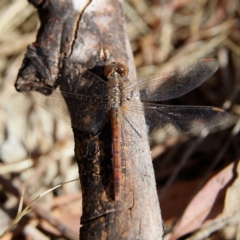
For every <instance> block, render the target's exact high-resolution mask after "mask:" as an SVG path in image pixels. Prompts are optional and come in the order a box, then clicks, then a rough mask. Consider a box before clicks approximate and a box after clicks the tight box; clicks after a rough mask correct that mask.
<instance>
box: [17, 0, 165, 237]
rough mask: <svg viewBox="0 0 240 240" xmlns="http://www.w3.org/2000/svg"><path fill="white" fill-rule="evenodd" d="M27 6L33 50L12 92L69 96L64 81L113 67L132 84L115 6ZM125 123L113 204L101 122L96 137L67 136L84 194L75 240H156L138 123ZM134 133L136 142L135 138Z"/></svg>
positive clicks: (101, 0)
mask: <svg viewBox="0 0 240 240" xmlns="http://www.w3.org/2000/svg"><path fill="white" fill-rule="evenodd" d="M30 2H31V3H32V4H34V5H35V6H36V7H37V8H38V12H39V17H40V19H41V28H40V30H39V33H38V36H37V40H36V43H34V44H33V45H31V46H30V47H29V49H28V52H27V54H26V58H25V60H24V63H23V66H22V68H21V70H20V72H19V77H18V80H17V82H16V88H17V89H18V88H19V86H21V85H22V84H24V83H26V82H33V83H34V82H41V83H43V84H47V85H51V86H54V87H56V86H58V85H60V87H61V89H64V90H65V91H72V89H73V88H74V83H73V82H72V81H71V79H73V78H74V79H76V78H79V80H78V81H81V74H82V72H84V70H85V69H90V70H91V71H92V72H94V73H95V74H97V75H99V76H103V70H104V66H105V65H106V64H107V63H109V62H112V61H115V62H121V63H124V64H125V65H127V66H128V67H129V78H130V79H131V80H132V79H136V72H135V67H134V61H133V57H132V53H131V49H130V44H129V40H128V38H127V36H126V32H125V29H124V18H123V10H122V6H121V2H119V1H110V0H93V1H79V2H80V3H78V5H77V4H75V5H74V4H73V1H70V0H65V1H58V0H51V1H50V0H48V1H47V0H46V1H33V0H32V1H30ZM75 2H77V1H75ZM108 54H110V56H108ZM40 55H41V57H40ZM63 57H65V60H64V61H62V60H61V59H62V58H63ZM49 59H50V60H49ZM67 101H68V100H67V99H66V102H67ZM67 104H68V102H67ZM76 111H77V106H76ZM70 115H71V112H70ZM132 118H133V119H134V122H135V126H134V128H135V130H136V131H132V127H131V126H130V125H124V126H123V130H122V153H121V155H122V187H121V189H122V196H121V200H120V201H119V202H116V201H115V200H114V195H113V193H114V190H113V170H112V140H111V127H110V122H109V121H106V123H105V124H104V127H103V128H102V130H101V132H100V133H98V134H97V135H95V136H93V135H90V134H88V133H86V132H82V131H80V130H78V129H76V128H73V132H74V138H75V157H76V161H77V163H78V166H79V175H80V180H81V186H82V193H83V215H82V217H81V224H82V225H83V226H82V227H81V229H80V238H81V239H152V240H154V239H162V234H163V229H162V221H161V214H160V208H159V202H158V197H157V192H156V186H155V178H154V171H153V167H152V161H151V156H150V149H149V145H148V140H147V136H146V134H147V133H146V129H145V127H143V126H145V122H144V117H143V116H141V115H139V114H138V113H132ZM138 131H139V132H141V137H139V136H138V135H137V134H135V133H134V132H138ZM129 133H130V134H129Z"/></svg>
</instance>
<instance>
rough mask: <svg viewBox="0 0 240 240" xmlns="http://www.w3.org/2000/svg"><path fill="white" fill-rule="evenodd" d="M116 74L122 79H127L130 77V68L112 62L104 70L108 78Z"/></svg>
mask: <svg viewBox="0 0 240 240" xmlns="http://www.w3.org/2000/svg"><path fill="white" fill-rule="evenodd" d="M115 72H117V73H118V74H119V75H120V76H121V77H126V76H127V75H128V68H127V67H126V66H125V65H123V64H121V63H118V62H112V63H110V64H108V65H107V66H106V67H105V69H104V75H105V76H106V77H107V78H110V77H111V76H112V75H113V74H114V73H115Z"/></svg>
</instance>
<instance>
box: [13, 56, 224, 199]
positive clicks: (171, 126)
mask: <svg viewBox="0 0 240 240" xmlns="http://www.w3.org/2000/svg"><path fill="white" fill-rule="evenodd" d="M217 69H218V62H217V60H215V59H213V58H205V59H201V60H199V61H197V62H195V63H193V64H191V65H189V66H187V67H184V68H181V69H177V70H175V71H172V72H168V73H162V74H159V75H156V76H150V77H145V78H142V79H138V81H135V82H133V81H130V79H129V78H128V68H127V67H126V66H125V65H124V64H122V63H119V62H111V63H109V64H107V65H106V67H105V70H104V76H105V77H106V78H107V79H108V81H105V80H104V79H103V78H101V77H99V76H97V75H95V74H94V73H92V72H91V71H89V70H87V71H85V72H84V73H83V74H82V76H81V78H80V79H78V80H77V84H76V86H75V88H74V89H73V90H72V92H67V91H62V90H60V89H59V88H57V89H53V88H49V87H48V86H43V85H42V84H37V83H25V84H21V85H17V86H16V89H17V90H18V91H21V92H24V91H27V92H28V94H30V95H31V97H32V98H33V100H34V101H35V102H36V103H37V104H38V105H40V106H42V107H43V108H45V109H47V110H48V111H50V112H52V113H53V114H54V115H56V116H58V117H59V118H61V119H63V120H64V121H65V122H67V123H69V124H71V125H72V126H73V127H75V128H77V129H79V130H82V131H85V132H89V133H91V134H94V135H96V134H98V133H99V132H100V131H101V129H102V127H103V125H104V123H105V122H106V118H107V117H108V116H109V117H110V121H111V131H112V155H113V173H114V174H113V175H114V179H113V182H114V184H113V185H114V199H115V201H119V200H120V199H121V192H122V189H121V139H122V135H121V134H124V132H123V131H122V126H123V124H126V123H127V124H130V125H131V126H132V128H134V122H133V121H132V117H131V114H132V113H133V112H138V113H141V114H143V115H144V116H145V122H146V125H147V128H148V137H149V138H161V139H165V138H167V137H171V136H174V135H179V134H184V133H190V132H197V131H201V130H203V129H205V128H210V127H213V126H216V125H219V124H222V123H224V122H225V121H227V119H228V114H227V113H226V112H225V111H224V110H223V109H221V108H218V107H212V106H207V107H206V106H174V105H162V104H159V103H158V101H165V100H169V99H173V98H177V97H180V96H182V95H184V94H186V93H187V92H189V91H191V90H193V89H194V88H196V87H198V86H199V85H201V84H202V83H203V82H204V81H205V80H206V79H208V78H209V77H210V76H212V75H213V74H214V73H215V72H216V70H217ZM50 92H51V94H49V93H50ZM42 93H45V94H46V93H48V96H46V95H44V94H42ZM63 97H64V98H65V99H67V102H68V103H67V104H66V102H65V100H64V98H63ZM69 113H70V114H71V117H70V114H69ZM134 131H137V130H136V129H134ZM138 136H139V137H141V134H138Z"/></svg>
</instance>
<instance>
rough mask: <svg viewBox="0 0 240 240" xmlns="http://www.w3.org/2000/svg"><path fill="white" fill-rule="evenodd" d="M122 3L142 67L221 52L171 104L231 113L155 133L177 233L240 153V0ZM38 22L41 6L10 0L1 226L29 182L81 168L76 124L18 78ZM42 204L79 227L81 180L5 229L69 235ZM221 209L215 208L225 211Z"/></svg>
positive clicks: (3, 40) (163, 200)
mask: <svg viewBox="0 0 240 240" xmlns="http://www.w3.org/2000/svg"><path fill="white" fill-rule="evenodd" d="M123 6H124V12H125V17H126V30H127V33H128V36H129V38H130V41H131V46H132V51H133V54H134V59H135V63H136V67H137V71H138V75H139V76H147V75H152V74H156V73H160V72H166V71H171V70H174V69H176V68H179V67H183V66H186V65H188V64H191V63H192V62H194V61H196V60H198V59H200V58H204V57H214V58H216V59H217V60H218V61H219V70H218V72H217V73H216V74H215V75H214V76H213V77H212V78H211V79H209V80H208V81H206V83H204V84H202V85H201V86H200V87H199V88H197V89H196V90H194V91H192V92H190V93H188V94H187V95H185V96H183V97H180V98H178V99H174V100H171V101H168V104H176V105H178V104H179V105H206V106H207V105H209V106H211V105H212V106H217V107H222V108H224V109H225V110H227V111H228V112H229V114H230V119H229V121H228V122H227V123H225V124H223V125H221V126H218V127H216V128H213V129H211V130H210V132H209V133H205V135H203V134H202V135H200V136H198V135H184V136H179V137H174V138H170V139H167V140H166V141H165V142H152V143H151V146H152V157H153V160H154V161H153V164H154V167H155V174H156V181H157V184H158V192H159V197H160V204H161V210H162V214H163V219H164V220H165V226H166V234H169V233H171V231H172V227H173V226H174V224H175V222H176V220H177V219H179V217H180V216H181V214H182V212H183V211H184V209H185V207H186V206H187V204H188V203H189V202H190V200H191V197H192V196H193V194H195V193H196V192H197V191H199V189H200V188H201V186H202V185H203V184H205V183H206V182H207V181H208V180H209V178H210V177H213V176H215V175H216V174H217V173H218V172H220V171H221V170H224V169H225V168H226V166H228V165H229V164H230V163H232V162H235V163H236V162H237V161H238V159H239V157H240V144H239V143H240V141H239V133H238V132H239V129H238V128H239V115H240V105H239V104H240V98H239V90H240V47H239V46H240V20H239V16H240V4H239V1H238V0H211V1H207V0H196V1H195V0H169V1H167V0H165V1H163V0H162V1H161V0H152V1H150V0H149V1H147V0H127V1H125V2H124V4H123ZM38 28H39V20H38V15H37V12H36V9H35V8H34V7H33V6H31V5H30V4H29V3H28V2H27V1H26V0H11V1H9V0H1V2H0V206H1V208H0V217H1V221H0V234H1V233H2V232H3V231H4V230H5V229H6V228H7V227H8V226H9V225H10V223H11V221H12V220H13V218H14V217H15V215H16V212H17V208H18V203H19V195H18V194H19V191H20V192H21V191H22V189H23V188H24V189H25V195H24V202H25V204H27V203H29V201H30V200H29V199H33V198H34V197H37V196H39V195H40V194H42V193H43V192H45V191H46V190H48V189H50V188H51V187H54V186H56V185H57V184H59V183H61V182H65V181H68V180H72V179H75V178H78V168H77V164H76V163H75V161H74V155H73V154H74V143H73V138H72V133H71V128H70V126H68V125H66V124H65V123H63V122H62V121H61V120H59V119H57V118H54V117H53V116H52V115H51V114H50V113H48V112H46V111H44V110H43V109H41V108H39V107H36V106H35V105H33V103H31V102H30V101H29V99H26V98H25V97H24V96H23V95H22V94H20V93H18V92H16V90H15V88H14V82H15V80H16V76H17V73H18V70H19V68H20V66H21V64H22V60H23V58H24V54H25V52H26V47H27V45H28V44H30V43H32V42H34V41H35V38H36V33H37V29H38ZM26 169H27V170H26ZM199 184H201V185H199ZM238 191H239V190H238ZM224 199H225V198H224V195H223V197H222V199H219V200H216V202H215V204H216V205H218V206H222V205H223V204H224ZM221 204H222V205H221ZM225 204H226V203H225ZM43 209H44V210H46V211H48V214H49V215H51V217H54V218H56V219H60V220H61V222H62V223H63V224H66V226H68V227H69V228H71V229H72V230H73V231H75V232H76V234H78V228H79V218H80V215H81V187H80V186H79V182H78V181H76V182H73V183H69V184H66V185H64V186H63V187H62V188H59V189H56V190H55V191H53V192H51V193H48V194H47V195H46V196H44V198H43V199H40V201H38V210H36V209H33V211H32V212H31V213H30V214H29V215H28V216H27V217H25V218H24V219H23V220H22V221H21V222H20V223H19V224H18V227H17V228H15V229H14V231H13V232H11V233H8V234H7V235H6V236H5V239H20V238H24V237H25V238H29V239H50V238H51V239H60V238H61V237H62V235H61V232H60V231H59V230H57V229H56V228H54V227H53V226H52V225H50V224H49V221H48V219H47V218H44V216H40V215H39V214H38V211H43ZM219 209H221V207H219ZM219 209H218V211H217V210H216V212H215V216H217V214H220V213H221V210H219ZM213 219H214V217H213ZM238 222H239V221H236V222H234V224H231V222H228V221H226V223H225V224H224V226H221V227H219V228H216V229H215V230H214V231H210V230H209V234H208V235H209V239H235V238H234V237H236V236H238V237H239V226H238V224H239V223H238ZM189 224H191V223H189ZM229 229H230V230H229ZM33 236H34V237H35V238H33ZM36 236H37V237H36ZM183 239H184V238H183ZM204 239H205V238H204ZM238 239H239V238H238Z"/></svg>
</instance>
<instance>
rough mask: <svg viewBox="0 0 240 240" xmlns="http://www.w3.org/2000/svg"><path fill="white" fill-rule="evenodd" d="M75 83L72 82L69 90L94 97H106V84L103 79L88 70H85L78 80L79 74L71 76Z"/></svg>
mask: <svg viewBox="0 0 240 240" xmlns="http://www.w3.org/2000/svg"><path fill="white" fill-rule="evenodd" d="M72 79H74V80H75V81H76V83H75V84H74V83H72V85H73V89H72V90H71V92H73V93H77V94H83V95H89V96H94V97H107V94H108V84H107V82H105V81H104V80H103V79H101V78H100V77H98V76H97V75H95V74H94V73H92V72H90V71H85V72H84V73H83V74H82V75H81V77H80V80H79V76H78V75H76V77H74V76H73V77H72Z"/></svg>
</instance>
